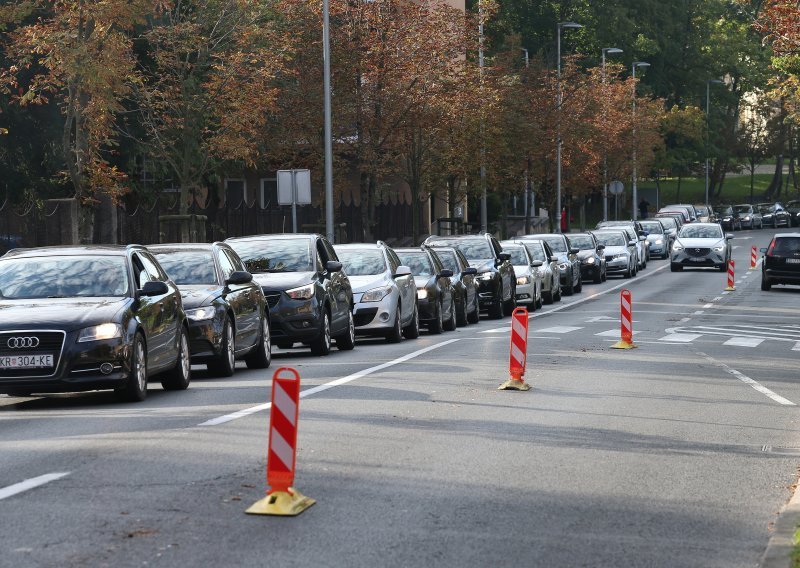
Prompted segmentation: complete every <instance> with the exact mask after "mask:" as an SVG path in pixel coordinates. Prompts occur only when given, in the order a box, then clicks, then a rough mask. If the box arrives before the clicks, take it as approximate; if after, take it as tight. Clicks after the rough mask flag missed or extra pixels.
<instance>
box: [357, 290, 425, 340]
mask: <svg viewBox="0 0 800 568" xmlns="http://www.w3.org/2000/svg"><path fill="white" fill-rule="evenodd" d="M362 295H363V293H359V292H356V293H354V294H353V299H354V301H355V305H354V306H353V321H354V323H355V327H356V333H357V334H359V335H380V334H384V333H386V332H387V331H390V330H391V329H392V328H393V327H394V322H395V318H396V317H397V292H396V291H392V292H390V293H389V294H387V295H386V296H385V297H384V298H383V299H382V300H381V301H379V302H361V301H360V299H361V296H362ZM420 303H422V300H420Z"/></svg>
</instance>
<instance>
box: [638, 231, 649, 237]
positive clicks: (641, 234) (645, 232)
mask: <svg viewBox="0 0 800 568" xmlns="http://www.w3.org/2000/svg"><path fill="white" fill-rule="evenodd" d="M637 234H638V235H639V236H640V237H646V236H647V231H639V232H638V233H637Z"/></svg>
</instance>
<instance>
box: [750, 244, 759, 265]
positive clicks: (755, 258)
mask: <svg viewBox="0 0 800 568" xmlns="http://www.w3.org/2000/svg"><path fill="white" fill-rule="evenodd" d="M757 263H758V255H757V254H756V247H751V248H750V270H755V269H756V264H757Z"/></svg>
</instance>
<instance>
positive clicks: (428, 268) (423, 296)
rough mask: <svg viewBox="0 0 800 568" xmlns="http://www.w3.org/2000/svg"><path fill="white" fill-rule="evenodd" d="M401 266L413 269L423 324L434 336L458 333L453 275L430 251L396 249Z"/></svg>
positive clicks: (424, 248) (425, 249)
mask: <svg viewBox="0 0 800 568" xmlns="http://www.w3.org/2000/svg"><path fill="white" fill-rule="evenodd" d="M395 252H396V253H397V256H398V257H400V262H402V263H403V265H404V266H408V267H409V268H410V269H411V274H412V275H413V276H414V282H415V285H416V287H417V302H418V305H419V319H420V322H422V323H423V324H425V325H426V326H427V327H428V331H430V332H431V333H442V330H446V331H454V330H455V329H456V325H457V322H456V304H455V301H454V299H453V296H454V292H453V284H452V282H451V281H450V279H451V278H452V276H453V272H452V271H451V270H448V269H447V268H445V267H444V266H442V262H441V261H440V260H439V257H438V256H436V253H435V252H433V250H431V249H430V248H429V247H424V246H423V247H420V248H398V249H395Z"/></svg>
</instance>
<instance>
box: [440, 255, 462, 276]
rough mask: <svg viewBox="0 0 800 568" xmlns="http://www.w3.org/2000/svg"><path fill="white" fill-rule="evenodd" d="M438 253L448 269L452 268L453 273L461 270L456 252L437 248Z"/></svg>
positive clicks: (443, 264)
mask: <svg viewBox="0 0 800 568" xmlns="http://www.w3.org/2000/svg"><path fill="white" fill-rule="evenodd" d="M436 254H437V255H438V256H439V260H441V261H442V266H444V267H445V268H447V269H448V270H452V271H453V274H458V273H459V272H461V270H460V269H459V268H458V262H457V261H456V253H454V252H452V251H449V250H437V251H436Z"/></svg>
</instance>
